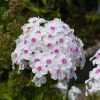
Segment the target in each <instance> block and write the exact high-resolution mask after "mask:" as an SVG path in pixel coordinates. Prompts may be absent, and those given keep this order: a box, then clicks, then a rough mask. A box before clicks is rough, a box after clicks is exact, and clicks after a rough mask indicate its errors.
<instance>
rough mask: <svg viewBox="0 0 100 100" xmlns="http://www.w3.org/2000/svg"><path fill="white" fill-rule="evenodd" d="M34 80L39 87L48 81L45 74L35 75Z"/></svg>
mask: <svg viewBox="0 0 100 100" xmlns="http://www.w3.org/2000/svg"><path fill="white" fill-rule="evenodd" d="M32 82H33V83H35V85H36V86H37V87H41V84H44V83H46V78H45V77H44V76H43V77H40V78H38V77H37V76H34V78H33V80H32Z"/></svg>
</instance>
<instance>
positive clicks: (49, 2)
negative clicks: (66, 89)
mask: <svg viewBox="0 0 100 100" xmlns="http://www.w3.org/2000/svg"><path fill="white" fill-rule="evenodd" d="M34 16H40V17H43V18H45V19H49V20H50V19H53V18H61V19H62V20H63V21H64V22H65V23H67V24H69V26H70V27H71V28H74V29H75V35H77V36H78V37H80V38H81V39H82V41H83V42H84V44H85V46H84V49H87V48H89V47H91V46H93V45H95V44H96V43H98V42H99V41H100V0H0V100H62V95H61V93H60V92H59V91H57V89H55V88H51V87H50V84H51V80H50V81H49V83H48V85H45V86H42V87H41V88H36V87H35V86H34V84H31V83H30V80H31V79H32V73H31V71H30V70H25V71H24V72H22V73H21V74H18V73H17V71H15V70H12V65H11V52H12V51H13V50H14V48H15V39H17V37H18V36H19V35H20V34H21V31H22V30H21V26H22V25H23V24H25V23H26V22H27V20H28V19H29V18H30V17H34ZM90 65H91V63H89V62H88V61H87V63H86V66H85V68H84V70H83V71H80V70H79V69H78V70H77V75H78V76H80V77H79V79H78V80H77V81H74V80H72V82H73V83H72V84H76V85H77V84H83V83H84V80H85V79H87V78H88V71H89V70H90V69H92V67H91V68H89V67H90Z"/></svg>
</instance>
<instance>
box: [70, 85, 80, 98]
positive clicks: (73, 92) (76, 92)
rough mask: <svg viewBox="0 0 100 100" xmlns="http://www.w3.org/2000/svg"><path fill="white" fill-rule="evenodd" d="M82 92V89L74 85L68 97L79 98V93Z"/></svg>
mask: <svg viewBox="0 0 100 100" xmlns="http://www.w3.org/2000/svg"><path fill="white" fill-rule="evenodd" d="M80 93H81V90H80V89H79V88H77V87H75V86H72V87H71V89H70V90H69V91H68V99H69V100H77V97H78V95H79V94H80Z"/></svg>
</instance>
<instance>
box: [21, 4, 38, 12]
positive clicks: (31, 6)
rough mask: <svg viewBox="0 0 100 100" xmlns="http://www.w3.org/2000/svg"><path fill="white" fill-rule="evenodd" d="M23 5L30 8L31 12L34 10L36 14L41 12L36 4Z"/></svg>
mask: <svg viewBox="0 0 100 100" xmlns="http://www.w3.org/2000/svg"><path fill="white" fill-rule="evenodd" d="M22 5H23V6H24V7H26V8H28V9H29V10H32V11H33V12H36V13H38V12H39V8H38V7H36V6H35V5H34V4H32V3H31V2H24V3H22Z"/></svg>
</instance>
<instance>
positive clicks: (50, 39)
mask: <svg viewBox="0 0 100 100" xmlns="http://www.w3.org/2000/svg"><path fill="white" fill-rule="evenodd" d="M22 30H23V32H22V34H21V35H20V36H19V37H18V39H17V40H16V49H15V50H14V52H12V55H11V57H12V63H13V66H14V64H17V65H18V66H19V70H24V69H25V68H27V67H29V68H31V70H32V72H33V73H34V75H35V76H34V78H33V80H32V81H33V82H34V83H35V85H36V86H38V87H40V86H41V84H44V83H46V74H48V73H49V74H50V75H51V78H52V79H53V80H58V81H59V82H63V83H65V82H68V81H69V79H71V78H72V77H74V76H75V71H76V66H77V65H80V66H81V68H83V67H84V64H85V55H84V50H83V43H82V41H81V40H80V39H79V38H77V37H75V36H74V30H73V29H71V28H70V27H69V26H68V25H67V24H65V23H64V22H63V21H61V19H58V18H55V19H53V20H51V21H47V20H45V19H42V18H37V17H33V18H30V19H29V20H28V23H27V24H25V25H24V26H22Z"/></svg>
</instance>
